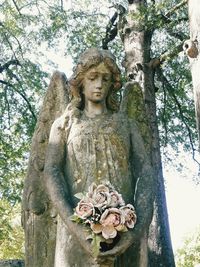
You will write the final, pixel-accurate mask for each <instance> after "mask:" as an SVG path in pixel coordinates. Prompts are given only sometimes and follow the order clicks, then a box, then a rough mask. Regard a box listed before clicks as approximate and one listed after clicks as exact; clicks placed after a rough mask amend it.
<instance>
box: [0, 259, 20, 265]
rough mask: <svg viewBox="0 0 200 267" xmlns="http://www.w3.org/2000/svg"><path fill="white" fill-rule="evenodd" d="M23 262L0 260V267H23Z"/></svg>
mask: <svg viewBox="0 0 200 267" xmlns="http://www.w3.org/2000/svg"><path fill="white" fill-rule="evenodd" d="M24 266H25V265H24V261H23V260H0V267H24Z"/></svg>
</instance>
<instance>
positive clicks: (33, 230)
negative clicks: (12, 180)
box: [22, 71, 69, 267]
mask: <svg viewBox="0 0 200 267" xmlns="http://www.w3.org/2000/svg"><path fill="white" fill-rule="evenodd" d="M68 91H69V90H68V84H67V78H66V76H65V75H64V74H63V73H61V72H58V71H57V72H55V73H54V74H53V75H52V78H51V81H50V84H49V87H48V90H47V93H46V95H45V98H44V102H43V105H42V108H41V111H40V114H39V117H38V121H37V124H36V128H35V132H34V135H33V138H32V144H31V152H30V158H29V164H28V171H27V177H26V179H25V184H24V192H23V201H22V225H23V227H24V230H25V248H26V259H25V261H26V267H36V266H38V267H39V266H42V267H53V266H54V250H55V238H56V222H55V220H56V214H55V212H54V211H53V209H52V207H51V206H52V205H51V202H50V201H49V199H48V196H47V193H46V190H45V187H44V184H43V168H44V162H45V154H46V149H47V144H48V139H49V133H50V129H51V125H52V123H53V121H54V120H55V119H56V118H58V117H59V116H60V115H61V114H62V113H63V112H64V110H65V108H66V106H67V104H68V102H69V94H68Z"/></svg>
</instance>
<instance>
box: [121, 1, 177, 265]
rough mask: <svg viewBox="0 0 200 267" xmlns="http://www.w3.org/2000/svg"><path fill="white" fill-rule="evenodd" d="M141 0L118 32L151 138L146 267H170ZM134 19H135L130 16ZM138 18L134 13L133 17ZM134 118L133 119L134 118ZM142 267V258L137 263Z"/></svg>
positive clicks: (131, 4)
mask: <svg viewBox="0 0 200 267" xmlns="http://www.w3.org/2000/svg"><path fill="white" fill-rule="evenodd" d="M141 5H143V6H144V1H141V0H140V1H139V0H137V1H136V0H135V1H134V0H133V1H129V10H128V13H127V14H126V16H123V17H122V18H121V21H120V29H119V31H120V33H121V38H122V41H123V43H124V49H125V61H124V67H125V68H126V73H127V77H128V79H129V80H130V81H137V82H139V84H140V85H141V88H142V95H143V97H144V102H145V108H146V114H148V116H147V119H148V122H149V126H150V135H151V137H152V141H151V148H150V155H151V160H152V164H153V166H154V169H155V173H156V177H155V179H156V187H157V188H156V199H155V203H154V216H153V220H152V223H151V226H150V229H149V234H148V237H147V240H146V242H147V243H148V266H150V267H155V266H157V267H159V266H164V267H173V266H175V263H174V256H173V251H172V245H171V238H170V231H169V223H168V213H167V206H166V197H165V190H164V179H163V173H162V164H161V155H160V145H159V133H158V124H157V118H156V100H155V88H154V71H153V69H152V68H151V66H150V64H147V63H148V62H150V45H151V37H152V32H151V31H144V29H143V28H144V27H143V25H144V23H145V21H142V20H138V19H136V16H135V15H136V14H138V12H139V9H140V6H141ZM134 18H135V19H134ZM137 18H138V16H137ZM136 120H137V118H136ZM134 266H138V267H139V266H140V267H142V266H143V265H142V261H141V260H139V262H138V263H137V265H134Z"/></svg>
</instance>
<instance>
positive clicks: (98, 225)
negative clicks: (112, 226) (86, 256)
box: [90, 223, 103, 234]
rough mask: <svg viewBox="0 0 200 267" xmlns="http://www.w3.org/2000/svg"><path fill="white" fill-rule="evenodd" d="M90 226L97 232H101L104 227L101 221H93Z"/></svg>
mask: <svg viewBox="0 0 200 267" xmlns="http://www.w3.org/2000/svg"><path fill="white" fill-rule="evenodd" d="M90 227H91V229H92V231H93V232H94V233H95V234H100V233H101V232H102V229H103V226H102V225H101V224H99V223H92V224H91V226H90Z"/></svg>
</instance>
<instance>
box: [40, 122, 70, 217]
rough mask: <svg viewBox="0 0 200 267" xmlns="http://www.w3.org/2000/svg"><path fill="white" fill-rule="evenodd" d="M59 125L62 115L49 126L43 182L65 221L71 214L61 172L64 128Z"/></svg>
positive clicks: (63, 155) (63, 153)
mask: <svg viewBox="0 0 200 267" xmlns="http://www.w3.org/2000/svg"><path fill="white" fill-rule="evenodd" d="M61 126H62V117H60V118H58V119H57V120H55V121H54V123H53V125H52V127H51V131H50V137H49V144H48V147H47V152H46V158H45V167H44V182H45V186H46V189H47V193H48V195H49V197H50V199H51V201H52V203H53V205H54V206H55V207H56V209H57V212H58V213H59V215H60V216H61V218H62V219H63V220H64V221H66V218H67V217H69V216H70V214H71V208H70V205H69V201H68V198H69V195H68V192H67V185H66V182H65V179H64V172H63V169H64V158H65V140H64V134H63V131H64V130H63V129H62V127H61Z"/></svg>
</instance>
